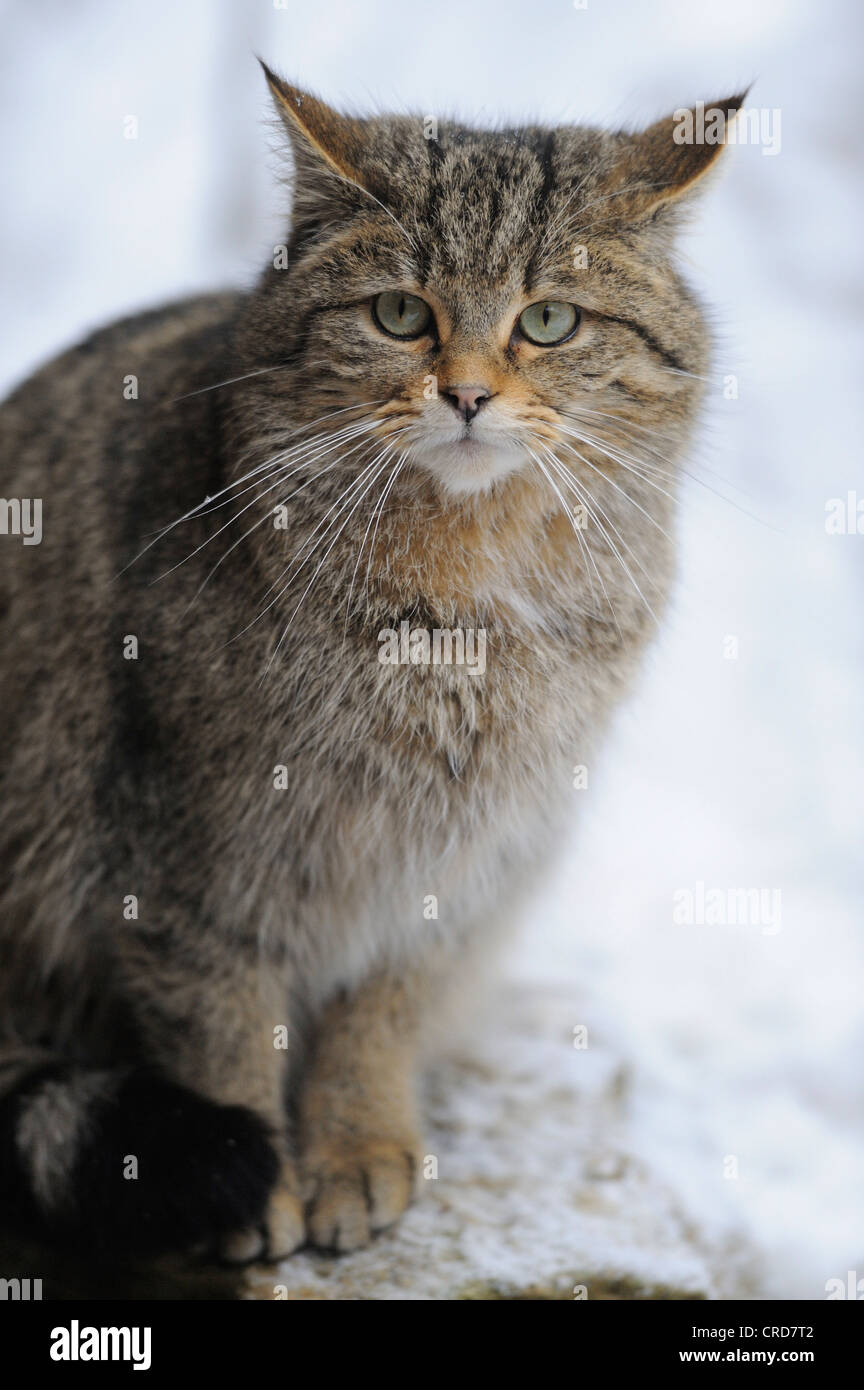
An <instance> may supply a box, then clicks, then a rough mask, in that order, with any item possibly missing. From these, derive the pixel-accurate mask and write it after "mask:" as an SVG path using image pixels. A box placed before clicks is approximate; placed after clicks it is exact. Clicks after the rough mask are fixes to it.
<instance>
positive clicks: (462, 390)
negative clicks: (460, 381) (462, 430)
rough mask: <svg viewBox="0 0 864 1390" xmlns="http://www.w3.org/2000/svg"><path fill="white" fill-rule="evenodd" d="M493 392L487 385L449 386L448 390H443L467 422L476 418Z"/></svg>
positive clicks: (443, 393)
mask: <svg viewBox="0 0 864 1390" xmlns="http://www.w3.org/2000/svg"><path fill="white" fill-rule="evenodd" d="M491 394H492V392H491V391H487V389H486V387H485V386H448V387H447V390H446V391H443V392H442V395H444V396H446V398H447V400H448V401H449V402H450V404H451V405H452V407H453V409H454V410H455V411H456V413H457V414H458V415H461V416H462V419H463V420H464V421H465V423H466V424H469V423H470V422H471V421H472V420H473V419H474V416H475V415H476V414H477V412H478V411H479V409H480V407H481V405H482V404H483V402H484V401H488V399H489V397H490V396H491Z"/></svg>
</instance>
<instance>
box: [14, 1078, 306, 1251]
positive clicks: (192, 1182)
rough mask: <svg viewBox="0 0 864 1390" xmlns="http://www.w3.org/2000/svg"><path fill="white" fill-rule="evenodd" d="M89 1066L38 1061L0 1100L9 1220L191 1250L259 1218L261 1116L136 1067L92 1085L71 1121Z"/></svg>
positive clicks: (113, 1242)
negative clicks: (40, 1066) (121, 1076)
mask: <svg viewBox="0 0 864 1390" xmlns="http://www.w3.org/2000/svg"><path fill="white" fill-rule="evenodd" d="M103 1075H106V1074H103ZM87 1076H88V1073H85V1072H82V1071H80V1070H79V1069H76V1068H73V1067H52V1068H46V1069H43V1070H42V1071H41V1072H40V1073H38V1074H37V1075H35V1076H33V1075H31V1076H30V1077H29V1078H28V1079H27V1081H26V1082H25V1083H23V1084H22V1085H21V1086H19V1088H18V1089H17V1091H16V1092H15V1094H14V1095H11V1096H6V1097H4V1099H3V1100H2V1102H0V1192H3V1193H4V1197H5V1200H4V1199H0V1201H2V1207H3V1208H4V1210H3V1216H4V1217H7V1216H8V1220H9V1222H10V1224H14V1225H15V1226H17V1227H19V1229H20V1228H21V1226H22V1225H24V1226H26V1227H28V1228H29V1229H30V1233H31V1234H33V1235H36V1236H41V1237H42V1238H46V1237H47V1238H53V1239H55V1240H60V1241H62V1242H63V1243H64V1244H66V1243H69V1244H72V1245H74V1246H76V1247H85V1248H86V1249H88V1250H89V1251H92V1252H93V1253H94V1254H104V1255H106V1256H108V1255H116V1254H121V1253H122V1254H130V1255H155V1254H159V1253H162V1252H165V1251H169V1250H182V1249H188V1248H189V1247H190V1246H193V1245H197V1244H200V1243H207V1244H210V1243H212V1242H214V1241H216V1240H218V1238H219V1237H220V1236H223V1235H227V1234H229V1233H230V1232H232V1231H237V1230H243V1229H245V1228H246V1227H249V1226H255V1225H258V1224H260V1223H261V1221H262V1219H263V1215H264V1210H265V1207H266V1203H267V1198H268V1195H269V1193H270V1191H271V1189H272V1187H273V1185H274V1183H275V1182H276V1178H277V1174H278V1168H279V1160H278V1157H277V1154H276V1150H275V1148H274V1146H273V1144H272V1142H271V1139H270V1135H269V1131H268V1129H267V1126H266V1125H265V1123H264V1122H263V1121H262V1120H260V1119H259V1118H258V1116H257V1115H255V1114H253V1112H252V1111H251V1110H248V1109H246V1108H245V1107H244V1106H239V1105H232V1106H227V1105H217V1104H215V1103H214V1102H212V1101H209V1100H207V1099H205V1098H204V1097H203V1096H199V1095H197V1094H196V1093H195V1092H194V1091H191V1090H188V1089H187V1088H186V1087H184V1086H178V1085H175V1084H174V1083H173V1082H170V1081H167V1080H164V1079H163V1078H161V1077H158V1076H150V1075H136V1074H133V1075H131V1076H128V1077H126V1078H125V1079H123V1080H119V1081H118V1080H114V1081H113V1083H112V1084H110V1085H107V1086H104V1087H103V1088H101V1091H100V1089H99V1088H96V1089H95V1093H92V1094H91V1095H90V1097H89V1103H88V1104H87V1105H86V1108H82V1113H80V1114H79V1115H78V1116H77V1117H75V1119H74V1120H73V1121H72V1122H71V1123H70V1117H69V1108H70V1105H72V1104H74V1103H75V1102H76V1097H75V1095H74V1092H75V1090H76V1088H77V1090H78V1091H79V1093H80V1092H81V1091H82V1090H83V1089H84V1088H83V1087H82V1085H81V1079H82V1077H84V1078H86V1077H87ZM91 1091H93V1088H92V1087H91ZM78 1103H79V1105H80V1095H79V1097H78ZM35 1107H38V1109H37V1108H35ZM52 1116H53V1117H54V1124H53V1125H52ZM28 1122H29V1123H28ZM52 1130H53V1132H52ZM22 1135H26V1136H27V1142H26V1143H24V1142H22ZM49 1180H50V1183H52V1184H53V1189H52V1188H50V1187H47V1186H46V1184H47V1183H48V1182H49Z"/></svg>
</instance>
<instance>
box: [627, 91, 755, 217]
mask: <svg viewBox="0 0 864 1390" xmlns="http://www.w3.org/2000/svg"><path fill="white" fill-rule="evenodd" d="M746 96H747V93H746V92H742V93H740V94H739V95H738V96H733V97H727V98H726V100H725V101H717V102H712V103H710V104H709V103H707V102H706V103H703V102H699V103H698V104H697V105H696V106H694V107H691V108H689V109H688V108H686V107H681V108H679V109H678V110H676V111H674V112H673V113H672V115H671V116H666V117H664V119H663V120H660V121H655V122H654V124H653V125H650V126H648V128H647V130H642V131H639V132H638V134H636V135H624V136H619V137H618V138H619V140H620V141H621V148H620V157H619V159H618V160H617V162H616V170H615V182H616V184H617V185H618V186H619V188H620V198H621V204H622V206H621V207H620V211H621V212H622V213H625V215H626V216H628V217H630V218H635V219H641V218H644V217H651V218H654V219H657V220H660V218H662V217H663V216H664V215H665V214H667V213H668V214H670V215H672V216H674V213H675V211H676V210H677V209H678V208H681V207H684V206H686V205H687V203H688V202H689V200H690V198H691V196H692V195H693V194H694V193H695V192H696V191H697V189H700V188H701V187H702V186H703V181H705V179H706V176H707V175H708V174H710V173H711V172H712V171H713V170H714V169H715V167H716V165H717V163H718V161H719V159H720V155H721V153H722V151H723V149H724V147H725V146H726V145H727V144H728V143H729V142H730V132H731V130H732V128H733V125H734V122H735V118H736V116H737V115H738V113H739V112H740V111H741V110H742V108H743V106H744V102H745V99H746ZM625 209H626V211H625Z"/></svg>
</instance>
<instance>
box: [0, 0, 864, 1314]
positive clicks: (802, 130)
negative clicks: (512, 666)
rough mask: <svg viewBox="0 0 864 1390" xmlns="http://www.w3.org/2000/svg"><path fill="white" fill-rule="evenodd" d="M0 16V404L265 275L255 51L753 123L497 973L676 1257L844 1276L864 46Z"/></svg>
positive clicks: (480, 9) (277, 193) (507, 105)
mask: <svg viewBox="0 0 864 1390" xmlns="http://www.w3.org/2000/svg"><path fill="white" fill-rule="evenodd" d="M0 15H2V27H3V39H4V41H3V45H2V54H3V56H2V60H0V62H2V81H0V112H2V122H0V128H2V135H0V140H2V155H3V160H2V165H3V195H4V196H3V217H2V230H0V252H2V254H0V280H2V301H3V306H4V313H3V318H4V328H5V332H4V333H3V335H2V342H0V385H2V388H3V390H4V392H5V390H7V389H8V388H9V387H10V386H11V385H13V384H14V383H16V382H17V381H19V380H20V379H22V378H23V377H24V376H26V375H27V374H28V373H29V371H30V370H31V369H32V368H33V367H34V366H35V365H36V364H37V363H39V362H41V361H42V360H44V359H45V358H46V357H48V356H50V355H52V354H53V353H55V352H56V351H58V350H59V349H61V348H63V347H66V346H68V345H71V344H72V343H73V342H74V341H75V340H76V339H78V338H80V337H81V336H82V335H84V334H85V333H87V332H88V331H89V330H91V329H93V328H96V327H98V326H99V325H101V324H103V323H104V322H106V321H108V320H110V319H112V318H116V317H119V316H120V315H123V314H128V313H130V312H133V311H135V310H137V309H139V308H145V307H149V306H151V305H154V304H156V303H158V302H160V301H163V300H165V299H168V298H171V297H175V296H181V295H185V294H189V293H191V292H196V291H200V290H206V289H211V288H220V287H223V286H227V285H234V284H248V283H251V281H252V280H253V278H254V277H255V275H256V273H257V270H258V267H259V265H260V264H262V263H263V262H264V260H265V259H267V258H269V257H270V256H271V255H272V247H273V244H274V243H275V242H276V241H279V240H281V239H282V237H281V230H280V229H281V227H282V219H283V213H284V209H285V192H284V189H280V188H279V187H278V186H277V184H276V181H275V178H274V174H275V169H276V165H277V160H276V158H275V156H274V154H273V141H274V138H275V137H274V133H273V129H272V123H271V122H270V120H269V111H268V105H267V98H266V92H265V86H264V82H263V80H262V77H261V74H260V71H259V69H258V66H257V63H256V62H255V60H254V56H253V55H254V54H255V53H260V54H261V55H262V57H264V58H266V60H267V61H268V63H270V64H271V66H273V67H274V68H276V69H277V70H278V71H280V72H281V73H283V74H284V75H285V76H287V77H290V78H291V79H292V80H295V81H297V82H298V83H300V84H301V85H306V86H308V87H311V88H312V89H314V90H315V91H317V92H319V93H320V94H321V95H323V96H324V97H325V98H327V99H328V100H331V101H332V102H334V103H337V104H338V103H340V102H342V103H343V104H345V105H346V106H348V107H351V108H354V109H356V110H358V111H364V110H369V109H370V108H372V107H375V106H378V107H389V108H393V109H398V110H406V109H411V110H414V111H418V112H420V113H423V114H426V113H428V114H444V115H446V114H458V115H460V116H463V117H467V118H473V119H474V120H476V121H477V122H478V123H481V124H482V123H484V122H485V123H492V122H495V121H498V120H499V119H502V118H506V119H509V120H519V119H522V118H526V117H531V118H537V117H539V118H544V119H547V120H549V121H552V122H555V123H561V122H563V121H567V120H574V121H588V122H598V123H611V124H614V125H625V124H627V125H629V124H631V123H632V124H637V123H643V122H647V121H649V120H651V119H654V118H655V117H657V116H659V115H662V114H664V113H667V112H669V111H671V110H673V109H674V108H676V107H679V106H682V105H688V104H690V103H692V102H694V101H696V100H700V99H704V100H706V101H707V102H709V103H710V102H711V101H712V100H713V99H717V98H721V97H724V96H726V95H728V94H731V93H734V92H736V91H738V90H740V89H741V88H742V87H743V86H746V85H747V84H748V83H750V82H753V83H754V86H753V90H752V92H751V96H750V105H754V106H758V107H760V108H763V109H765V110H767V111H770V112H772V113H775V114H774V115H773V116H772V120H773V122H774V124H773V134H774V140H775V142H776V139H777V135H778V132H779V136H780V147H779V150H777V151H776V152H775V153H773V154H765V153H763V151H762V149H760V148H759V147H758V146H742V147H739V148H736V149H733V150H732V151H730V152H729V155H728V156H727V159H726V165H727V168H726V171H725V175H724V177H723V178H722V179H721V180H720V181H718V184H717V186H716V187H715V188H714V189H713V191H712V192H711V193H710V194H709V195H708V196H707V197H706V198H705V200H704V201H703V204H702V207H701V212H700V216H699V218H698V221H697V224H695V225H694V227H693V228H692V230H690V231H689V232H688V233H687V236H686V240H685V244H684V251H685V254H686V258H687V269H688V273H689V275H690V278H691V280H692V282H693V283H694V284H695V285H696V286H697V288H698V289H699V290H700V292H701V293H702V294H703V296H704V297H705V298H707V300H708V302H709V303H710V304H711V305H712V309H713V316H714V321H715V325H716V331H717V336H718V353H717V361H716V366H715V373H714V376H713V378H712V381H711V383H710V385H709V388H708V409H707V416H706V422H705V429H704V432H703V438H702V442H701V444H700V446H699V448H698V449H697V451H696V452H695V454H694V457H693V459H692V460H691V462H690V464H689V465H688V467H689V470H690V473H691V474H692V477H691V478H688V480H687V484H686V490H685V500H684V508H683V514H682V520H681V540H682V555H681V573H680V581H679V585H678V588H677V591H676V595H675V599H674V603H673V607H672V612H671V614H670V617H669V620H668V621H667V622H666V624H665V627H664V630H663V633H662V636H661V638H660V640H659V641H658V643H657V645H656V647H655V649H654V651H653V652H652V655H651V658H650V661H649V664H648V668H647V671H646V674H645V677H644V679H643V680H642V682H641V685H640V688H639V689H638V691H637V692H636V694H635V695H634V697H633V699H632V700H631V701H630V703H629V704H628V706H627V708H626V709H625V710H624V711H623V712H622V714H621V716H620V718H619V719H618V720H617V722H616V725H615V729H614V732H613V736H612V738H611V739H610V740H609V742H608V744H607V746H606V748H605V750H604V752H603V756H602V759H601V760H600V761H599V762H598V763H597V764H596V766H592V767H591V768H590V770H589V786H588V788H587V789H586V790H583V791H575V790H574V794H573V796H574V838H573V847H572V852H571V853H570V855H569V856H568V858H567V860H566V862H565V863H564V864H563V865H562V869H561V874H560V879H559V880H556V882H555V883H554V884H550V886H549V890H548V894H547V898H546V901H544V902H543V903H541V904H537V906H536V908H535V909H534V910H532V913H531V918H530V921H529V922H527V923H526V926H525V935H524V937H523V938H522V944H521V945H520V947H519V948H518V950H517V951H516V952H515V954H514V956H513V959H512V961H511V962H510V966H509V969H510V970H511V972H512V974H513V976H514V978H517V979H521V980H526V979H530V980H534V981H536V982H537V983H538V984H542V983H543V982H545V981H549V980H554V981H555V982H556V986H557V987H562V984H563V987H564V988H566V989H571V990H572V997H573V1023H574V1026H575V1025H576V1024H579V1023H587V1024H588V1025H589V1027H590V1028H591V1029H593V1030H594V1031H595V1032H598V1031H599V1033H600V1034H601V1035H603V1036H604V1037H605V1038H606V1040H607V1042H608V1041H609V1040H610V1039H611V1040H612V1042H613V1044H614V1049H615V1051H616V1054H617V1055H618V1056H619V1057H620V1058H621V1059H622V1062H623V1063H624V1064H625V1065H626V1067H627V1069H628V1071H629V1073H630V1074H631V1076H632V1077H633V1078H634V1082H635V1084H634V1086H633V1088H632V1094H633V1096H634V1097H635V1099H634V1102H633V1114H632V1117H631V1119H632V1125H633V1140H632V1142H633V1145H634V1147H635V1148H636V1150H637V1153H638V1155H639V1156H641V1157H642V1158H643V1159H644V1161H645V1162H646V1163H650V1165H651V1166H652V1168H653V1169H654V1170H655V1171H657V1172H659V1173H660V1174H662V1175H663V1178H664V1180H666V1181H668V1183H669V1185H670V1187H671V1189H672V1190H674V1191H675V1192H676V1194H677V1195H678V1198H679V1200H680V1202H681V1204H682V1207H683V1208H684V1210H685V1211H686V1212H687V1213H688V1216H689V1218H690V1219H692V1221H693V1222H694V1223H696V1225H697V1226H698V1227H699V1228H701V1229H704V1230H705V1231H708V1232H713V1233H714V1234H715V1235H716V1236H717V1237H718V1238H719V1239H720V1240H721V1241H722V1239H723V1237H724V1232H727V1231H728V1232H733V1231H734V1232H739V1233H744V1235H745V1238H746V1239H747V1241H748V1242H749V1243H750V1244H751V1245H752V1247H753V1248H755V1249H756V1250H757V1251H758V1252H759V1254H760V1257H761V1261H762V1273H761V1275H760V1280H761V1282H760V1290H761V1292H762V1293H766V1294H774V1295H780V1296H791V1297H799V1298H805V1299H808V1298H809V1299H819V1298H824V1297H825V1282H826V1280H828V1279H831V1278H842V1279H844V1280H845V1279H846V1273H847V1270H849V1269H853V1268H855V1269H857V1271H858V1277H861V1278H864V1219H862V1218H864V1182H862V1173H864V1124H862V1109H864V1107H862V1099H864V1075H862V1058H864V1019H862V1006H861V999H862V979H864V933H862V925H861V924H862V896H864V894H862V889H864V883H862V878H864V853H862V814H861V812H862V805H861V802H862V785H864V765H862V764H864V722H862V717H861V711H862V694H864V690H862V675H864V623H862V618H861V612H862V579H864V534H862V535H857V534H839V535H837V534H830V533H829V532H828V531H827V530H826V506H827V505H828V504H829V503H830V501H831V499H835V498H839V499H846V497H847V494H848V493H849V492H856V490H857V495H858V496H860V497H861V498H862V499H864V471H862V466H861V423H862V420H861V405H860V401H861V380H862V372H864V360H862V356H864V354H862V322H864V314H862V303H861V298H862V290H861V276H860V261H861V252H860V244H861V243H860V238H861V226H862V222H864V206H862V201H864V199H862V181H861V179H860V173H861V165H862V154H861V145H860V124H859V121H858V117H859V114H860V92H861V84H860V63H861V48H862V46H861V39H862V25H864V11H862V10H861V7H860V6H859V5H858V4H857V3H856V0H827V2H823V3H822V4H820V5H818V6H816V5H813V4H812V3H808V2H807V0H760V3H759V4H758V5H754V4H753V3H752V0H724V3H723V4H722V5H717V4H714V3H705V0H588V4H587V6H586V7H585V8H581V7H579V6H577V5H574V4H573V3H572V0H530V3H529V0H434V3H431V2H430V3H426V2H425V0H362V2H361V3H358V0H327V3H326V4H324V5H317V6H316V5H310V4H304V3H300V0H286V2H285V4H284V7H283V6H282V5H280V4H279V3H278V0H277V3H275V4H274V2H273V0H125V3H116V0H78V3H76V4H75V5H74V6H70V5H67V4H64V3H61V0H42V3H40V4H38V5H32V4H31V5H25V4H23V3H20V0H19V3H6V4H3V5H0ZM778 112H779V116H778V115H777V114H776V113H778ZM130 117H134V118H135V121H136V122H137V138H135V139H129V138H126V135H127V133H128V131H129V130H130V129H131V128H132V127H131V126H130V124H129V118H130ZM778 120H779V122H780V124H779V127H778V125H777V122H778ZM862 510H864V507H862ZM861 524H862V529H864V519H862V523H861ZM730 638H732V639H735V641H734V642H731V643H730V641H729V639H730ZM735 651H737V655H730V652H731V653H734V652H735ZM700 882H701V883H704V884H705V885H706V886H707V887H709V888H711V887H715V888H722V889H726V888H733V889H747V888H763V889H767V890H771V891H777V890H779V892H780V894H781V901H782V917H781V920H780V929H779V930H778V931H776V932H774V931H772V932H766V931H764V930H763V927H762V926H760V925H750V926H746V925H741V926H730V925H715V926H709V925H689V926H687V925H680V924H676V922H675V921H674V918H673V900H674V895H675V894H676V893H677V892H679V891H680V890H682V889H690V890H691V891H695V890H696V885H697V884H698V883H700ZM570 1064H571V1063H570V1062H569V1061H568V1065H570ZM730 1157H733V1158H734V1159H735V1160H736V1162H735V1164H734V1165H732V1167H733V1168H734V1169H735V1171H737V1176H731V1172H732V1169H731V1168H730V1165H729V1163H728V1159H729V1158H730Z"/></svg>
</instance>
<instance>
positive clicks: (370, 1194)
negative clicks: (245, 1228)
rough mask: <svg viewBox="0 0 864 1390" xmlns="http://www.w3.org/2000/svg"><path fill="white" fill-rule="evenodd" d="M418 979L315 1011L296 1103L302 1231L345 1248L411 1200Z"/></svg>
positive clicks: (392, 981) (374, 986)
mask: <svg viewBox="0 0 864 1390" xmlns="http://www.w3.org/2000/svg"><path fill="white" fill-rule="evenodd" d="M423 993H424V990H423V986H422V982H421V980H420V979H419V976H418V977H413V978H409V979H407V980H406V979H405V978H399V979H397V978H395V977H394V976H391V975H388V974H381V975H377V976H375V977H373V978H372V979H370V980H368V981H367V982H366V983H365V984H363V985H361V986H360V987H359V988H358V989H356V990H353V991H351V992H347V991H346V992H344V993H342V994H340V996H339V997H338V998H336V999H334V1000H332V1001H331V1002H330V1003H329V1005H328V1006H327V1007H326V1008H325V1009H324V1011H323V1013H322V1015H321V1018H320V1020H319V1023H318V1026H317V1032H316V1037H315V1042H314V1046H313V1050H312V1054H311V1057H310V1061H309V1065H308V1068H307V1071H306V1075H305V1077H304V1080H303V1087H302V1093H301V1098H300V1145H301V1168H302V1173H303V1180H304V1195H305V1197H306V1234H307V1237H308V1239H309V1240H310V1241H311V1242H312V1243H313V1244H314V1245H318V1246H321V1247H323V1248H325V1249H331V1250H341V1251H346V1250H354V1249H356V1248H357V1247H358V1246H362V1245H365V1244H367V1242H368V1241H369V1239H370V1237H371V1236H372V1235H373V1234H374V1233H375V1232H376V1231H379V1230H383V1229H384V1228H385V1227H387V1226H390V1225H392V1224H393V1222H394V1221H396V1220H397V1219H398V1217H399V1216H401V1214H402V1212H403V1211H404V1210H405V1208H406V1207H407V1205H408V1203H409V1202H410V1201H411V1199H412V1197H413V1195H414V1192H415V1187H416V1181H417V1176H418V1170H419V1163H420V1156H421V1149H420V1138H419V1121H418V1105H417V1096H416V1079H415V1074H416V1062H417V1035H418V1026H419V1021H420V1017H421V1014H422V997H423Z"/></svg>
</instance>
